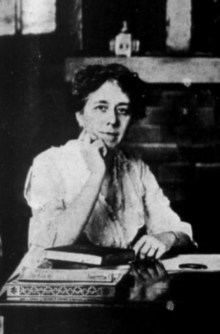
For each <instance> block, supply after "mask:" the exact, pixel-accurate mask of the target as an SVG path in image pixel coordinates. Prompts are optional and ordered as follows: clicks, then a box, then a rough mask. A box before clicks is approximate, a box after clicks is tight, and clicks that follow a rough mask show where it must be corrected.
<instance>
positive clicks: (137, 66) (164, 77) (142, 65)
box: [65, 57, 220, 86]
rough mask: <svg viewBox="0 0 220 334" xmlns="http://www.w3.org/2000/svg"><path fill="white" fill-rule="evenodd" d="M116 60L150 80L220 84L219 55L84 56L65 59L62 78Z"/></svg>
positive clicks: (143, 78)
mask: <svg viewBox="0 0 220 334" xmlns="http://www.w3.org/2000/svg"><path fill="white" fill-rule="evenodd" d="M109 63H119V64H123V65H125V66H127V67H128V68H130V69H132V70H133V71H135V72H137V73H138V74H139V76H140V78H141V79H142V80H144V81H146V82H149V83H167V84H172V83H183V84H185V85H186V86H188V85H190V84H191V83H200V84H209V83H210V84H219V83H220V58H199V57H195V58H187V57H182V58H181V57H176V58H175V57H131V58H118V57H90V58H89V57H84V58H77V57H76V58H68V59H67V60H66V64H65V78H66V80H67V81H70V80H71V78H72V77H73V75H74V73H75V71H76V70H78V69H79V68H80V67H83V66H87V65H89V64H109Z"/></svg>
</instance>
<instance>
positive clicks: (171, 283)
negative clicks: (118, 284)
mask: <svg viewBox="0 0 220 334" xmlns="http://www.w3.org/2000/svg"><path fill="white" fill-rule="evenodd" d="M129 279H131V280H130V281H129V284H128V289H127V293H125V294H123V296H121V297H120V298H118V299H115V300H114V301H109V302H77V303H72V302H71V303H65V302H62V303H61V302H60V303H54V302H53V303H48V302H47V303H44V302H18V301H16V302H12V301H10V302H9V301H7V300H4V299H2V300H1V302H0V312H1V314H2V316H3V317H4V333H5V334H12V333H13V334H18V333H19V334H20V333H22V334H26V333H27V334H29V333H31V334H35V333H36V334H44V333H45V334H50V333H51V334H52V333H56V334H67V333H76V334H84V333H85V334H87V333H90V334H93V333H94V334H99V333H100V334H116V333H117V334H118V333H120V334H125V333H126V334H127V333H134V334H139V333H150V334H151V333H153V334H159V333H171V334H172V333H175V334H176V333H180V334H181V333H201V332H202V333H205V332H207V333H214V332H216V328H218V322H219V317H220V316H219V314H218V313H219V308H218V307H216V304H218V300H219V296H220V287H219V282H220V273H219V272H216V273H210V272H208V273H196V272H192V273H182V272H181V273H178V274H167V273H166V272H165V271H164V270H163V269H161V267H160V266H159V267H158V266H155V265H152V266H150V267H149V266H146V264H145V263H138V264H134V266H133V267H132V270H131V275H130V278H129ZM216 326H217V327H216ZM2 332H3V331H2Z"/></svg>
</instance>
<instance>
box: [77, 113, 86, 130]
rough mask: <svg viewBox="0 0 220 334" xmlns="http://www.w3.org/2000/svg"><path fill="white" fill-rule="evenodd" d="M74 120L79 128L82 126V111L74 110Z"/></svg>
mask: <svg viewBox="0 0 220 334" xmlns="http://www.w3.org/2000/svg"><path fill="white" fill-rule="evenodd" d="M76 120H77V122H78V124H79V126H80V127H81V128H84V114H83V112H82V111H77V112H76Z"/></svg>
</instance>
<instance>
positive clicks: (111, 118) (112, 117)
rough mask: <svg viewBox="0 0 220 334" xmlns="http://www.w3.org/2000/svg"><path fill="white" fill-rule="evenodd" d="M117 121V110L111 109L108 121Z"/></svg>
mask: <svg viewBox="0 0 220 334" xmlns="http://www.w3.org/2000/svg"><path fill="white" fill-rule="evenodd" d="M117 121H118V117H117V113H116V110H114V109H113V108H112V109H109V110H108V113H107V123H108V124H113V125H114V124H116V123H117Z"/></svg>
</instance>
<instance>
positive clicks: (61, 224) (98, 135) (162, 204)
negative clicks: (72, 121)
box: [25, 64, 192, 266]
mask: <svg viewBox="0 0 220 334" xmlns="http://www.w3.org/2000/svg"><path fill="white" fill-rule="evenodd" d="M72 95H73V101H74V109H75V112H76V118H77V121H78V123H79V126H80V127H81V128H82V132H81V134H80V137H79V139H78V140H71V141H69V142H68V143H67V144H66V145H64V146H62V147H59V148H55V147H52V148H50V149H49V150H47V151H46V152H43V153H42V154H40V155H39V156H37V157H36V158H35V159H34V163H33V166H32V167H31V169H30V171H29V174H28V177H27V181H26V186H25V198H26V199H27V202H28V204H29V205H30V206H31V208H32V218H31V220H30V228H29V252H28V256H27V257H26V259H29V260H28V262H31V263H29V264H32V265H34V266H35V265H39V264H40V263H41V262H42V260H43V258H44V249H45V248H48V247H55V246H61V245H67V244H74V243H75V242H85V241H86V242H87V241H89V242H92V243H94V244H97V245H101V246H111V247H120V248H126V247H133V248H134V250H135V253H136V254H137V255H138V256H140V258H145V257H153V258H160V257H161V256H162V255H163V254H165V253H166V252H168V251H171V250H175V251H181V250H183V249H186V248H187V247H189V246H190V245H192V231H191V227H190V225H189V224H187V223H183V222H181V221H180V218H179V217H178V216H177V214H175V213H174V212H173V211H172V210H171V208H170V206H169V201H168V199H167V198H166V197H165V196H164V195H163V192H162V190H161V189H160V187H159V186H158V184H157V182H156V180H155V178H154V176H153V174H152V173H151V171H150V170H149V168H148V166H147V165H146V164H145V163H143V161H141V160H135V159H132V158H130V159H128V158H126V157H125V155H124V154H123V153H122V151H121V150H120V149H119V146H120V144H121V142H122V140H123V138H124V136H125V134H126V132H127V131H128V129H129V127H130V125H131V123H132V122H133V121H134V120H135V119H139V118H141V117H143V116H144V105H145V101H144V100H145V96H144V90H143V83H142V82H141V80H140V79H139V78H138V76H137V75H136V74H134V73H132V72H130V71H129V70H128V69H127V68H126V67H124V66H122V65H118V64H111V65H107V66H103V65H92V66H88V67H87V68H85V69H83V70H80V71H79V72H78V73H77V74H76V76H75V79H74V81H73V83H72Z"/></svg>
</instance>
